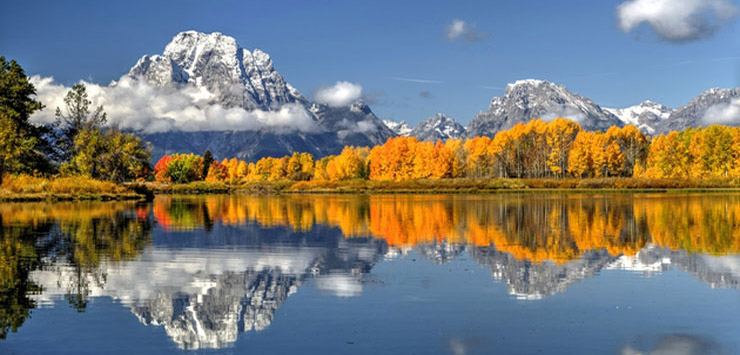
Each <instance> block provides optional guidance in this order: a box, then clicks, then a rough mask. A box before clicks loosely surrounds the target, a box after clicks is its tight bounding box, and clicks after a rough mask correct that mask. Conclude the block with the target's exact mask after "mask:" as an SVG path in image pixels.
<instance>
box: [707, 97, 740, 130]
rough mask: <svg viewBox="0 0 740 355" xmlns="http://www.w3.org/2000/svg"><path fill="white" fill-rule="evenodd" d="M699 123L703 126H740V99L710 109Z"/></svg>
mask: <svg viewBox="0 0 740 355" xmlns="http://www.w3.org/2000/svg"><path fill="white" fill-rule="evenodd" d="M699 123H700V124H702V125H710V124H724V125H734V126H737V125H740V98H737V99H734V100H732V101H730V102H727V103H723V104H717V105H714V106H712V107H710V108H709V109H707V111H706V112H704V115H702V117H701V119H700V120H699Z"/></svg>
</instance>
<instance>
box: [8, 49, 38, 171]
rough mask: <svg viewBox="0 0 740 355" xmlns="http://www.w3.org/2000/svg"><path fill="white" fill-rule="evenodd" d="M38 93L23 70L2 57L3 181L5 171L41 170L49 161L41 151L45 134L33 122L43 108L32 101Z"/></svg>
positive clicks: (13, 62)
mask: <svg viewBox="0 0 740 355" xmlns="http://www.w3.org/2000/svg"><path fill="white" fill-rule="evenodd" d="M35 94H36V88H35V87H34V86H33V84H31V83H30V82H29V81H28V77H27V76H26V74H25V72H24V71H23V68H21V66H20V65H19V64H18V63H17V62H16V61H15V60H11V61H9V62H8V61H6V60H5V57H0V182H2V175H3V173H5V172H11V173H18V172H33V171H34V170H36V171H38V170H39V169H40V167H43V166H44V165H43V163H45V162H46V159H45V157H44V156H43V155H42V154H41V153H40V152H39V151H38V150H37V147H38V146H40V145H41V144H42V140H41V139H40V137H41V135H42V131H41V130H40V129H39V128H37V127H36V126H34V125H32V124H31V123H30V122H29V118H30V117H31V114H33V113H34V112H36V111H38V110H41V109H42V108H43V105H42V104H41V103H40V102H38V101H36V100H34V99H33V98H32V96H33V95H35Z"/></svg>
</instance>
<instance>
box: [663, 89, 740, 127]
mask: <svg viewBox="0 0 740 355" xmlns="http://www.w3.org/2000/svg"><path fill="white" fill-rule="evenodd" d="M662 123H663V124H662V125H661V126H660V127H659V128H658V131H659V132H668V131H675V130H682V129H684V128H687V127H698V126H706V125H710V124H724V125H731V126H740V88H736V89H718V88H714V89H709V90H707V91H705V92H703V93H701V94H699V95H697V96H696V97H695V98H693V99H692V100H691V101H689V103H688V104H686V105H684V106H682V107H679V108H677V109H676V110H675V111H673V113H672V114H671V116H670V117H669V118H668V119H667V120H665V121H662Z"/></svg>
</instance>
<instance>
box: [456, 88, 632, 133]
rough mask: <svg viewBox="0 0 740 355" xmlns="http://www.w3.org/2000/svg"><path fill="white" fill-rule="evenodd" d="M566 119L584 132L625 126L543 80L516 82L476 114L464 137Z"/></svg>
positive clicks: (592, 105) (581, 99) (595, 105)
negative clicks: (537, 119)
mask: <svg viewBox="0 0 740 355" xmlns="http://www.w3.org/2000/svg"><path fill="white" fill-rule="evenodd" d="M556 117H566V118H570V119H572V120H575V121H577V122H578V123H580V124H581V126H582V127H583V128H585V129H587V130H605V129H607V128H609V127H611V126H614V125H616V126H620V127H621V126H623V125H624V123H623V122H622V121H621V120H620V119H619V118H618V117H617V116H615V115H614V114H612V113H611V112H609V111H606V110H604V109H602V108H601V107H600V106H599V105H597V104H595V103H594V102H593V101H591V99H589V98H585V97H581V96H579V95H577V94H574V93H572V92H570V91H568V89H566V87H565V86H562V85H560V86H558V85H556V84H554V83H551V82H549V81H544V80H533V79H529V80H519V81H517V82H515V83H513V84H509V85H507V86H506V94H505V95H504V96H503V97H494V98H493V100H491V103H490V105H489V107H488V110H486V111H482V112H479V113H478V114H477V115H476V116H475V117H474V118H473V120H472V121H471V122H470V124H468V126H467V128H466V131H467V132H466V136H468V137H475V136H489V137H492V136H494V135H495V134H496V132H498V131H500V130H505V129H509V128H511V127H513V126H514V125H515V124H517V123H520V122H528V121H530V120H532V119H534V118H541V119H543V120H552V119H555V118H556Z"/></svg>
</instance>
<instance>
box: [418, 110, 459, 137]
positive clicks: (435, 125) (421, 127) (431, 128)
mask: <svg viewBox="0 0 740 355" xmlns="http://www.w3.org/2000/svg"><path fill="white" fill-rule="evenodd" d="M409 135H410V136H412V137H416V138H417V139H419V140H420V141H429V142H434V141H437V140H441V141H445V140H448V139H457V138H461V137H463V136H464V135H465V127H463V126H462V125H461V124H459V123H457V121H455V120H454V119H453V118H452V117H450V116H447V115H445V114H443V113H438V114H436V115H433V116H431V117H429V118H427V119H425V120H424V121H421V122H419V124H418V125H416V127H414V129H413V130H412V131H411V132H410V133H409Z"/></svg>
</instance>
